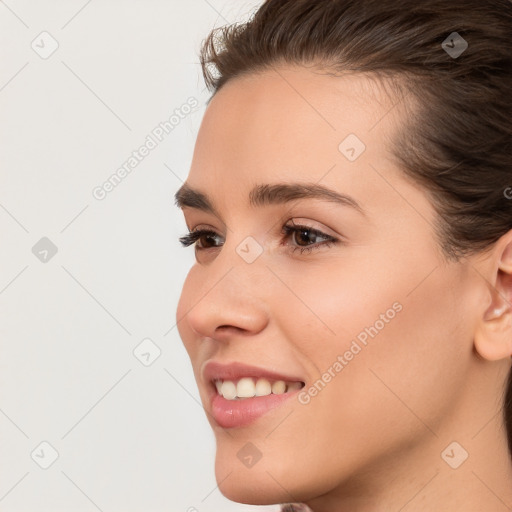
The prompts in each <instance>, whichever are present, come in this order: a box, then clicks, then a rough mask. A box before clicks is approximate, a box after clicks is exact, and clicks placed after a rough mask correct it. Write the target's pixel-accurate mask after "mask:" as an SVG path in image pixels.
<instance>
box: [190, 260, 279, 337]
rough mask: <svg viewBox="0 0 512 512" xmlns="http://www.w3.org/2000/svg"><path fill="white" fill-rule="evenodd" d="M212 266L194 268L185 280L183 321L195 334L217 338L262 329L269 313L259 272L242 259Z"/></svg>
mask: <svg viewBox="0 0 512 512" xmlns="http://www.w3.org/2000/svg"><path fill="white" fill-rule="evenodd" d="M214 267H215V265H212V266H209V267H208V268H201V269H196V270H197V271H198V272H197V274H196V275H195V276H194V278H193V279H190V280H189V279H187V281H186V282H185V284H184V287H183V291H182V296H186V297H187V300H186V303H185V304H183V305H182V306H183V308H184V309H185V311H184V313H183V315H184V317H183V318H182V320H184V321H185V322H186V324H187V325H188V327H189V328H190V329H192V331H194V333H195V335H196V336H197V337H199V338H202V339H204V338H206V337H208V338H213V339H215V340H218V341H226V340H228V339H229V338H230V337H232V336H234V335H235V336H236V335H237V334H238V335H239V334H241V333H242V334H244V335H246V334H253V335H254V334H257V333H258V332H260V331H262V330H263V329H265V327H266V325H267V324H268V318H269V315H268V310H267V301H266V300H265V298H264V296H263V293H264V289H265V288H264V287H263V286H262V280H264V275H262V272H261V271H255V267H251V268H249V265H248V264H246V263H244V262H241V263H238V264H235V265H230V266H229V267H228V268H226V266H222V267H221V266H220V265H219V266H218V267H217V269H215V268H214ZM192 271H193V270H191V272H192ZM263 273H264V270H263ZM267 279H268V276H267Z"/></svg>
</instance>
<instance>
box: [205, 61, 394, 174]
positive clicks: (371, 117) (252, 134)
mask: <svg viewBox="0 0 512 512" xmlns="http://www.w3.org/2000/svg"><path fill="white" fill-rule="evenodd" d="M392 105H393V103H392V99H391V98H390V97H389V94H388V93H387V92H386V91H385V90H384V89H383V88H382V87H380V86H379V83H378V82H376V81H375V80H372V79H370V78H369V77H367V76H364V75H353V74H352V75H349V74H347V75H345V76H341V77H338V76H332V75H326V74H325V73H324V72H319V71H314V70H311V69H307V68H302V67H283V68H274V69H269V70H265V71H262V72H259V73H257V74H250V75H246V76H242V77H238V78H235V79H232V80H230V81H228V82H227V83H226V84H225V85H224V86H223V87H222V88H221V89H220V90H219V91H218V92H217V94H216V95H215V96H214V97H213V99H212V100H211V102H210V103H209V105H208V108H207V109H206V112H205V115H204V118H203V122H202V125H201V128H200V131H199V134H198V139H197V143H196V146H197V147H196V150H197V151H196V152H197V155H195V156H197V158H203V157H206V156H207V157H208V158H210V159H211V158H213V157H215V158H216V159H219V160H216V161H217V162H218V164H219V165H225V164H228V163H229V164H232V163H234V162H238V164H240V165H241V164H244V165H247V164H248V163H249V162H253V163H257V162H261V163H264V162H265V161H266V159H267V158H271V159H272V160H273V161H274V162H275V164H276V165H278V166H279V165H280V164H282V163H284V161H285V160H286V161H290V160H291V161H293V160H295V159H296V158H298V157H300V158H305V159H306V161H308V162H311V161H312V160H313V161H317V162H318V160H319V158H320V159H323V158H322V155H325V159H327V160H332V159H333V155H335V156H337V154H338V153H339V149H338V146H339V144H340V142H341V141H342V140H343V139H345V138H346V137H347V136H348V135H349V134H356V135H357V136H358V137H359V138H360V139H362V140H363V141H364V143H365V144H366V146H367V147H368V146H371V147H372V148H374V149H375V148H380V147H381V146H382V142H383V138H382V134H383V133H385V134H387V133H389V128H390V124H392V123H393V121H394V119H393V117H394V116H393V115H391V112H390V106H392ZM376 143H378V144H376ZM318 163H319V164H320V163H321V162H318Z"/></svg>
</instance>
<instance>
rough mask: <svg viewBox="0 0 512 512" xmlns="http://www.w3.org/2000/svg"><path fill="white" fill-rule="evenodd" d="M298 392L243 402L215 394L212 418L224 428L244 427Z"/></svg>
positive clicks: (256, 397)
mask: <svg viewBox="0 0 512 512" xmlns="http://www.w3.org/2000/svg"><path fill="white" fill-rule="evenodd" d="M298 392H299V390H295V391H290V392H288V393H282V394H281V395H274V394H271V395H267V396H255V397H253V398H244V399H242V400H226V399H225V398H224V397H223V396H221V395H219V394H217V393H215V396H214V397H213V400H212V402H211V404H212V407H211V409H212V416H213V418H214V420H215V421H216V422H217V424H218V425H219V426H221V427H223V428H234V427H244V426H245V425H249V424H250V423H252V422H253V421H255V420H257V419H258V418H260V417H261V416H263V415H264V414H266V413H267V412H269V411H271V410H272V409H275V408H276V407H279V406H280V405H281V404H282V403H283V402H285V401H286V400H288V399H289V398H291V397H292V396H295V395H296V394H297V393H298Z"/></svg>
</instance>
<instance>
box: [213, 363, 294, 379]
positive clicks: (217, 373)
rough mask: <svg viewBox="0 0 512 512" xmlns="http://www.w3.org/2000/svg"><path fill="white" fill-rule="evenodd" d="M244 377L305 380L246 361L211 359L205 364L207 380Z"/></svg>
mask: <svg viewBox="0 0 512 512" xmlns="http://www.w3.org/2000/svg"><path fill="white" fill-rule="evenodd" d="M242 377H254V378H256V379H257V378H259V377H264V378H265V379H269V380H284V381H288V382H304V380H303V379H302V378H301V377H297V376H293V375H286V374H284V373H276V372H273V371H269V370H266V369H264V368H258V367H257V366H250V365H247V364H244V363H238V362H233V363H229V364H222V363H218V362H217V361H209V362H208V363H206V364H205V365H204V366H203V379H204V380H205V382H211V381H214V380H238V379H240V378H242Z"/></svg>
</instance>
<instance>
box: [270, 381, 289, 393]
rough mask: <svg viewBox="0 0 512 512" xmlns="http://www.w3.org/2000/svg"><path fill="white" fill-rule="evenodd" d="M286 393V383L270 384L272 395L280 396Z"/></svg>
mask: <svg viewBox="0 0 512 512" xmlns="http://www.w3.org/2000/svg"><path fill="white" fill-rule="evenodd" d="M285 391H286V383H285V382H284V380H278V381H276V382H274V384H272V393H274V395H282V394H283V393H284V392H285Z"/></svg>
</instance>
